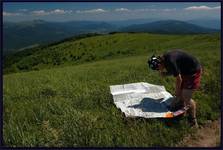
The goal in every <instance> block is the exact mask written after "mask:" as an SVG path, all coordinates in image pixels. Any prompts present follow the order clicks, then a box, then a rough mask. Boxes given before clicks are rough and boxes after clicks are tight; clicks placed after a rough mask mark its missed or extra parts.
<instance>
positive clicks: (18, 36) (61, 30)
mask: <svg viewBox="0 0 223 150" xmlns="http://www.w3.org/2000/svg"><path fill="white" fill-rule="evenodd" d="M200 23H201V22H200ZM218 31H219V30H216V29H209V28H205V27H201V26H197V25H194V24H191V23H187V22H183V21H177V20H162V21H157V20H155V19H134V20H123V21H109V22H103V21H69V22H47V21H44V20H33V21H23V22H18V23H15V22H14V23H13V22H3V54H4V55H7V54H9V53H13V52H16V51H20V50H23V49H24V48H26V47H28V48H29V47H34V46H36V45H41V44H46V43H52V42H55V41H59V40H62V39H65V38H68V37H72V36H77V35H80V34H86V33H99V34H101V33H109V32H151V33H165V34H190V33H193V34H194V33H212V32H218Z"/></svg>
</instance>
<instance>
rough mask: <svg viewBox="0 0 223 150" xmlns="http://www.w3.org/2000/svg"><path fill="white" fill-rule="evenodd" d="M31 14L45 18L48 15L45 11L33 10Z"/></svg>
mask: <svg viewBox="0 0 223 150" xmlns="http://www.w3.org/2000/svg"><path fill="white" fill-rule="evenodd" d="M31 13H32V14H33V15H36V16H46V15H49V14H50V13H49V12H46V11H45V10H35V11H32V12H31Z"/></svg>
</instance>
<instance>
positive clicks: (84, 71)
mask: <svg viewBox="0 0 223 150" xmlns="http://www.w3.org/2000/svg"><path fill="white" fill-rule="evenodd" d="M118 35H119V34H117V35H116V34H115V35H112V36H118ZM136 35H138V36H139V38H141V36H144V34H134V36H136ZM122 36H123V35H122V34H120V39H122V38H123V37H122ZM150 36H151V38H154V40H155V39H156V38H157V35H150ZM153 36H154V37H153ZM160 36H161V35H159V37H160ZM211 37H212V35H201V36H192V37H191V38H189V36H186V37H182V39H184V40H185V41H183V40H182V41H180V40H178V42H179V43H175V44H174V41H168V42H167V44H166V45H168V44H169V45H181V44H184V46H182V47H185V51H187V52H188V53H191V54H193V55H194V56H196V57H197V58H198V59H199V61H200V62H201V64H202V66H203V67H204V74H203V76H202V82H201V89H200V90H199V91H198V92H196V93H195V95H194V99H195V101H196V102H197V105H198V110H197V116H198V122H199V124H201V125H202V124H203V123H205V121H206V120H215V119H217V118H219V116H220V41H219V40H216V39H217V36H216V35H215V36H214V37H215V38H211ZM107 38H109V36H108V37H107ZM130 38H131V36H130ZM162 38H163V39H165V38H166V40H168V38H169V36H166V35H164V36H163V37H162ZM142 39H143V38H142ZM213 39H215V40H213ZM82 40H83V39H82ZM101 40H103V39H101ZM123 40H124V38H123ZM195 41H201V42H199V43H196V42H195ZM158 42H159V38H158V41H157V43H158ZM175 42H176V41H175ZM130 44H132V43H130ZM133 44H134V43H133ZM135 44H136V43H135ZM92 45H94V44H92ZM126 45H127V44H126ZM160 45H161V44H160ZM185 45H186V46H185ZM143 46H144V45H141V47H143ZM148 46H149V45H148ZM129 47H131V45H129ZM135 48H137V47H135ZM154 48H155V45H154ZM167 48H169V47H168V46H167ZM193 50H194V51H193ZM139 51H140V50H139ZM163 51H165V49H162V50H160V51H158V52H159V53H162V52H163ZM158 52H157V53H158ZM152 53H153V51H149V50H148V51H146V52H142V54H141V52H139V53H138V54H135V55H134V56H128V55H127V54H126V55H125V56H124V55H123V56H122V57H115V56H114V57H111V58H110V59H105V60H102V59H99V60H97V61H94V62H85V63H82V64H78V65H77V64H75V65H73V66H72V65H71V66H61V67H59V68H51V69H49V68H47V67H46V68H45V67H43V68H42V69H41V70H39V71H29V72H23V73H21V72H19V73H11V74H7V75H4V76H3V81H4V84H3V94H4V95H3V96H4V106H3V107H4V110H3V111H4V112H3V114H4V120H3V121H4V124H3V138H4V143H5V145H7V146H56V147H73V146H74V147H76V146H99V147H102V146H105V147H108V146H109V147H110V146H119V147H122V146H124V147H150V146H174V145H176V144H177V143H178V142H179V141H180V140H181V139H182V138H183V136H184V135H186V134H187V133H190V132H192V131H193V130H192V129H190V128H189V125H188V124H187V121H186V118H182V119H176V120H173V123H172V125H171V126H168V125H167V121H169V120H164V119H144V118H126V117H125V116H124V115H123V114H122V113H121V111H120V110H119V109H117V108H116V107H115V105H114V104H113V100H112V96H111V94H110V90H109V86H110V85H115V84H125V83H133V82H149V83H152V84H159V85H164V86H165V87H166V89H167V91H169V92H170V93H172V92H173V91H174V78H173V77H168V78H160V77H159V76H158V73H157V72H154V71H152V70H149V69H148V67H147V64H146V62H147V59H148V55H151V54H152Z"/></svg>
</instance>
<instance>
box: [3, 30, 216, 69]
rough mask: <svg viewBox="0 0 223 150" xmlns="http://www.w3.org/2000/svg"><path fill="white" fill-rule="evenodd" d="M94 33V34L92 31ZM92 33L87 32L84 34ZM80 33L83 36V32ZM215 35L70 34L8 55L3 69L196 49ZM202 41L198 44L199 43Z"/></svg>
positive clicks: (202, 46)
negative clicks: (48, 43) (58, 40)
mask: <svg viewBox="0 0 223 150" xmlns="http://www.w3.org/2000/svg"><path fill="white" fill-rule="evenodd" d="M93 35H94V34H93ZM87 36H92V35H91V34H89V35H86V37H87ZM83 37H84V36H83ZM219 38H220V37H219V35H218V34H214V35H185V36H181V35H158V34H157V35H156V34H146V33H140V34H139V33H138V34H134V33H132V34H131V33H129V34H127V33H121V34H112V35H101V36H99V35H98V36H94V37H89V38H81V39H79V38H71V39H69V40H67V41H63V42H62V43H61V42H59V43H55V44H50V45H49V46H40V47H38V48H33V49H30V50H25V51H21V52H18V53H17V54H15V55H12V56H8V57H6V58H5V61H4V73H10V72H18V71H29V70H39V69H43V68H54V67H56V66H61V65H71V64H80V63H86V62H92V61H98V60H102V59H111V58H119V57H126V56H135V55H144V54H146V55H148V54H151V53H159V52H161V51H166V50H168V49H177V48H180V49H188V50H191V51H193V50H199V49H202V48H205V46H206V45H209V44H210V43H213V44H214V46H219V45H217V42H219ZM201 43H202V44H201Z"/></svg>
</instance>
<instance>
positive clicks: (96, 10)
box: [76, 8, 108, 13]
mask: <svg viewBox="0 0 223 150" xmlns="http://www.w3.org/2000/svg"><path fill="white" fill-rule="evenodd" d="M104 12H108V11H107V10H104V9H101V8H98V9H90V10H77V11H76V13H104Z"/></svg>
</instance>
